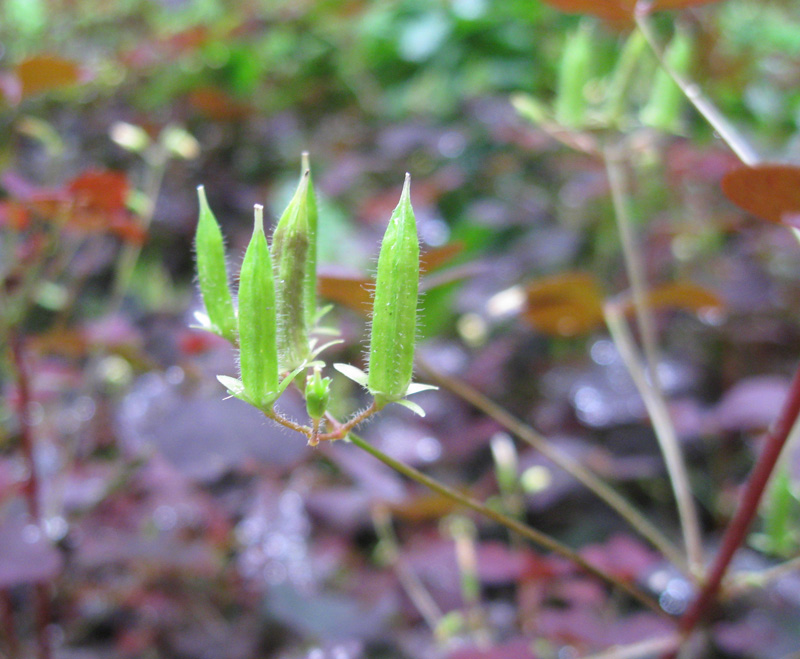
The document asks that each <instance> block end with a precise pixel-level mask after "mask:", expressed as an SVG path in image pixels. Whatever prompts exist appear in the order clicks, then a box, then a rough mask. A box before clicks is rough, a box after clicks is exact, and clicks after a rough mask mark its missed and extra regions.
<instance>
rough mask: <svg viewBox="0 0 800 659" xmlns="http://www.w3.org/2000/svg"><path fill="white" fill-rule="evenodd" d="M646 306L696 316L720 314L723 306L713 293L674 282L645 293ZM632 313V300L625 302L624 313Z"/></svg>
mask: <svg viewBox="0 0 800 659" xmlns="http://www.w3.org/2000/svg"><path fill="white" fill-rule="evenodd" d="M647 304H648V305H649V306H650V308H652V309H680V310H682V311H690V312H692V313H696V314H703V313H708V312H717V313H719V312H722V311H723V310H724V308H725V305H724V304H723V303H722V300H721V299H720V298H719V296H717V295H716V294H715V293H713V292H711V291H709V290H708V289H706V288H703V287H702V286H698V285H697V284H693V283H692V282H688V281H676V282H672V283H669V284H664V285H662V286H656V287H655V288H653V289H651V290H650V291H648V293H647ZM633 311H634V307H633V300H632V299H631V298H630V297H629V298H628V299H626V300H625V313H627V314H632V313H633Z"/></svg>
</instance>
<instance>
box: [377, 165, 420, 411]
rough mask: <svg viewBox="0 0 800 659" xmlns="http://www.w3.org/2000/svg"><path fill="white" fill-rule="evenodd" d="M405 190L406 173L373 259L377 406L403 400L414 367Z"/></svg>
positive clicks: (412, 258)
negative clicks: (374, 271) (401, 190)
mask: <svg viewBox="0 0 800 659" xmlns="http://www.w3.org/2000/svg"><path fill="white" fill-rule="evenodd" d="M410 188H411V177H410V176H409V175H408V174H406V180H405V184H404V185H403V192H402V194H401V196H400V203H399V204H398V205H397V208H395V209H394V212H393V213H392V217H391V219H390V220H389V226H388V227H387V229H386V233H385V234H384V236H383V241H382V242H381V250H380V254H379V256H378V274H377V278H376V282H375V299H374V301H373V308H372V335H371V337H370V347H369V373H368V378H367V387H368V389H369V391H370V393H372V395H373V396H374V397H375V402H376V404H377V405H378V407H382V406H383V405H385V404H386V403H389V402H392V401H395V400H399V399H401V398H402V397H403V396H405V394H406V391H407V389H408V385H409V384H410V383H411V373H412V370H413V364H414V340H415V338H416V337H415V334H416V330H417V295H418V291H419V240H418V238H417V224H416V220H415V219H414V210H413V209H412V208H411V195H410Z"/></svg>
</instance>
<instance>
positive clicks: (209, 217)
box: [194, 185, 236, 343]
mask: <svg viewBox="0 0 800 659" xmlns="http://www.w3.org/2000/svg"><path fill="white" fill-rule="evenodd" d="M197 196H198V199H199V202H200V215H199V218H198V221H197V232H196V234H195V240H194V243H195V251H196V254H197V278H198V279H199V280H200V293H201V295H202V296H203V303H204V304H205V306H206V312H207V313H208V319H209V321H210V322H211V329H212V331H214V332H215V333H216V334H219V335H220V336H222V337H224V338H226V339H228V341H231V342H232V343H235V342H236V314H235V312H234V310H233V300H232V298H231V290H230V287H229V286H228V271H227V268H226V265H225V243H224V242H223V239H222V232H221V231H220V229H219V224H217V219H216V218H215V217H214V213H213V212H212V211H211V208H210V207H209V205H208V201H207V200H206V193H205V190H204V188H203V186H202V185H201V186H198V188H197Z"/></svg>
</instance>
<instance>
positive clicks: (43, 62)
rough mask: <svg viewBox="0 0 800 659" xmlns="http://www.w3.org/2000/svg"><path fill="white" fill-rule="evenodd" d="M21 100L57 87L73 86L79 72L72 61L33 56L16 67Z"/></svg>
mask: <svg viewBox="0 0 800 659" xmlns="http://www.w3.org/2000/svg"><path fill="white" fill-rule="evenodd" d="M17 77H18V78H19V82H20V85H21V92H22V96H23V98H25V97H28V96H31V95H33V94H38V93H40V92H45V91H48V90H50V89H58V88H59V87H68V86H69V85H74V84H75V83H77V82H79V81H80V79H81V70H80V68H79V67H78V65H77V64H76V63H75V62H73V61H72V60H68V59H63V58H61V57H56V56H55V55H35V56H33V57H29V58H28V59H26V60H24V61H22V62H20V63H19V64H18V65H17Z"/></svg>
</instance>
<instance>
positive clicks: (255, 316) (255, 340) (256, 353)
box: [239, 205, 278, 407]
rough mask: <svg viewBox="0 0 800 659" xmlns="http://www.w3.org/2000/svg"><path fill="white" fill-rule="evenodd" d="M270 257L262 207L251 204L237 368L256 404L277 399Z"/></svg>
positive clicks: (265, 404) (241, 286) (241, 279)
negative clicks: (253, 206)
mask: <svg viewBox="0 0 800 659" xmlns="http://www.w3.org/2000/svg"><path fill="white" fill-rule="evenodd" d="M276 333H277V318H276V313H275V286H274V283H273V279H272V260H271V258H270V253H269V248H268V247H267V238H266V236H265V235H264V219H263V208H262V207H261V206H259V205H256V207H255V222H254V227H253V236H252V238H251V239H250V244H249V245H248V246H247V251H246V252H245V255H244V261H243V262H242V270H241V274H240V276H239V368H240V372H241V377H242V383H243V384H244V390H245V392H246V394H247V396H248V398H249V399H250V401H251V402H252V403H253V404H254V405H256V406H257V407H268V406H270V405H271V404H272V402H273V401H274V400H275V398H277V396H276V395H275V392H276V391H277V390H278V350H277V341H276Z"/></svg>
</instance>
